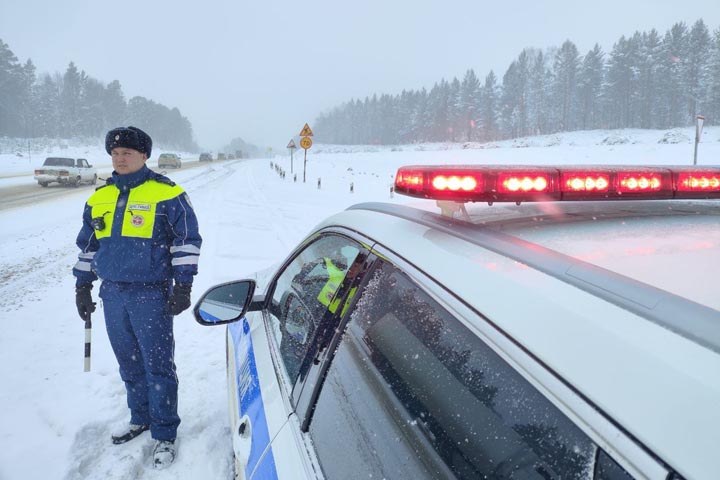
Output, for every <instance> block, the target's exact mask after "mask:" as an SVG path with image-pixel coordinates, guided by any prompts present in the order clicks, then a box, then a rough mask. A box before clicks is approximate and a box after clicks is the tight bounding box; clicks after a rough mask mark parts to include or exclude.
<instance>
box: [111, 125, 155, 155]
mask: <svg viewBox="0 0 720 480" xmlns="http://www.w3.org/2000/svg"><path fill="white" fill-rule="evenodd" d="M115 147H123V148H132V149H133V150H137V151H138V152H140V153H144V154H145V155H147V158H150V153H151V152H152V138H150V135H148V134H147V133H145V132H143V131H142V130H140V129H139V128H137V127H119V128H113V129H112V130H110V131H109V132H108V133H107V135H105V150H106V151H107V153H108V154H111V153H112V149H113V148H115Z"/></svg>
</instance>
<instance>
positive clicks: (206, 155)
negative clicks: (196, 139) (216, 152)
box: [200, 153, 212, 162]
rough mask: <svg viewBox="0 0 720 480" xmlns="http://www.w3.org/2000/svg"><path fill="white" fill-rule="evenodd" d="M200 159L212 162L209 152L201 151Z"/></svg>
mask: <svg viewBox="0 0 720 480" xmlns="http://www.w3.org/2000/svg"><path fill="white" fill-rule="evenodd" d="M200 161H201V162H212V154H210V153H201V154H200Z"/></svg>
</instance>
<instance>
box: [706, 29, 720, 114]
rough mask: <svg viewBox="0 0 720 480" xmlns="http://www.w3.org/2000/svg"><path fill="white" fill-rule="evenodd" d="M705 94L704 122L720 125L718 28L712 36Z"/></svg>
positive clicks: (719, 40)
mask: <svg viewBox="0 0 720 480" xmlns="http://www.w3.org/2000/svg"><path fill="white" fill-rule="evenodd" d="M705 78H706V82H707V94H706V101H705V104H706V111H707V115H706V116H705V117H706V122H708V123H709V124H713V125H720V28H718V29H717V30H715V34H714V35H713V42H712V48H711V53H710V61H709V62H708V67H707V74H706V76H705Z"/></svg>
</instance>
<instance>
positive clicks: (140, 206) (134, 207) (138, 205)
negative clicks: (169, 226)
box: [127, 203, 150, 212]
mask: <svg viewBox="0 0 720 480" xmlns="http://www.w3.org/2000/svg"><path fill="white" fill-rule="evenodd" d="M127 209H128V210H130V211H131V212H132V211H133V210H142V211H144V212H149V211H150V205H148V204H147V203H133V204H132V205H128V207H127Z"/></svg>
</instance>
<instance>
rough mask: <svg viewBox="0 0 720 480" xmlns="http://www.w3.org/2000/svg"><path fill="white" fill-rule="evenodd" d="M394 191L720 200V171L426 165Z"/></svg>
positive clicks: (400, 175)
mask: <svg viewBox="0 0 720 480" xmlns="http://www.w3.org/2000/svg"><path fill="white" fill-rule="evenodd" d="M395 191H396V192H398V193H401V194H403V195H408V196H411V197H418V198H430V199H435V200H453V201H457V202H490V203H492V202H547V201H559V200H571V201H577V200H667V199H672V198H691V199H710V198H720V167H685V166H672V167H641V166H620V165H618V166H582V167H579V166H520V165H518V166H497V165H456V166H448V165H423V166H407V167H400V168H399V169H398V172H397V175H396V176H395Z"/></svg>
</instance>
